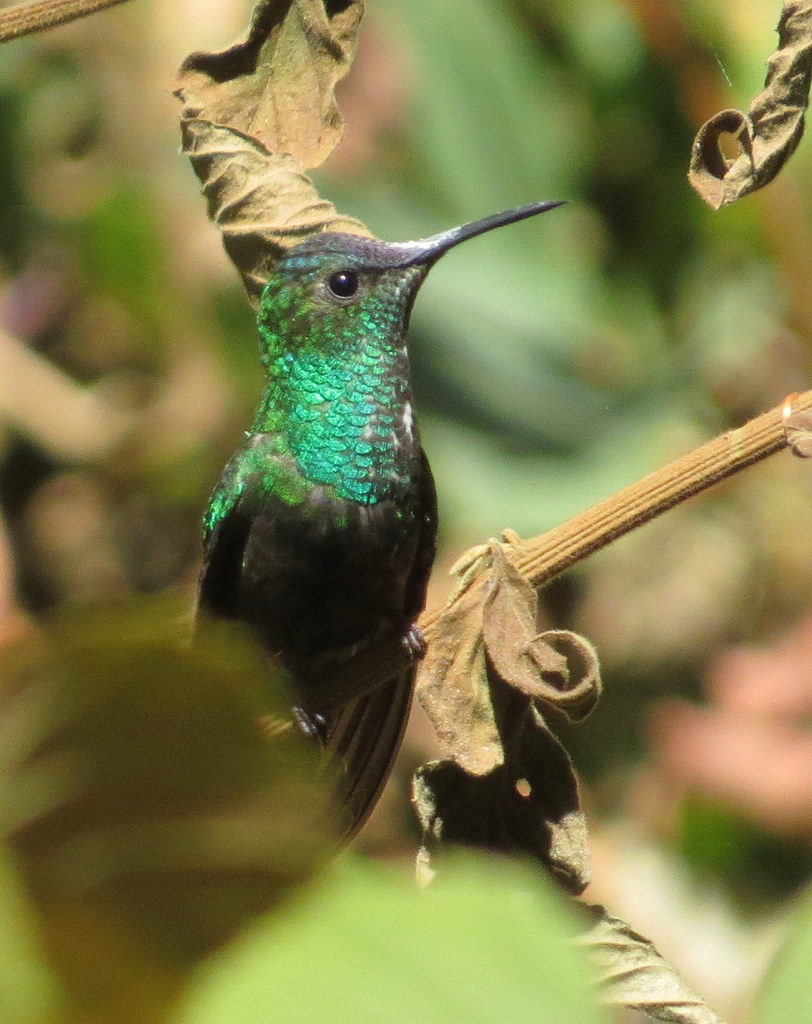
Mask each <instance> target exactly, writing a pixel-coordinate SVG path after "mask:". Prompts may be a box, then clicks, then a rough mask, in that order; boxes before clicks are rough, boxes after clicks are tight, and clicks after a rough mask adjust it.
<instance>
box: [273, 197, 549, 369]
mask: <svg viewBox="0 0 812 1024" xmlns="http://www.w3.org/2000/svg"><path fill="white" fill-rule="evenodd" d="M560 205H561V203H560V202H541V203H531V204H529V205H527V206H520V207H516V208H514V209H512V210H507V211H505V212H504V213H498V214H494V215H493V216H491V217H486V218H484V219H483V220H478V221H472V222H471V223H469V224H463V225H461V226H460V227H456V228H451V229H450V230H448V231H443V232H441V233H440V234H437V235H433V236H432V237H431V238H425V239H421V240H419V241H416V242H381V241H379V240H377V239H371V238H363V237H360V236H358V235H345V234H337V233H332V232H330V233H327V232H325V233H322V234H315V235H312V236H311V237H310V238H307V239H306V240H305V241H304V242H301V243H300V244H299V245H297V246H294V247H293V248H292V249H290V250H288V252H287V253H286V254H285V255H284V256H283V258H282V259H281V260H280V261H279V263H278V265H277V267H276V272H275V274H274V276H273V277H272V278H271V279H270V281H269V282H268V284H267V285H266V286H265V289H264V290H263V292H262V296H261V299H260V306H259V312H258V315H257V323H258V325H259V329H260V334H261V336H262V339H263V353H262V354H263V360H264V361H267V360H269V359H272V358H275V357H277V356H278V355H279V354H280V352H281V351H283V350H295V349H296V348H297V347H298V346H299V345H302V344H306V345H313V344H316V345H318V346H319V347H325V348H329V347H330V346H331V344H334V343H338V344H340V345H342V346H346V345H347V344H348V343H349V344H352V340H353V339H362V338H365V337H369V335H370V334H372V335H374V336H376V337H377V338H378V340H380V341H383V342H390V343H391V344H393V345H398V344H400V343H401V342H402V337H403V334H404V332H405V330H406V327H407V326H408V321H409V314H410V312H411V308H412V304H413V302H414V299H415V296H416V295H417V291H418V289H419V287H420V285H421V284H422V282H423V281H424V280H425V277H426V275H427V274H428V272H429V270H430V269H431V267H432V266H433V265H434V264H435V263H436V262H437V260H439V259H440V257H441V256H443V255H444V254H445V253H446V252H448V250H449V249H451V248H453V247H454V246H455V245H458V244H459V243H460V242H463V241H465V240H466V239H468V238H473V237H474V236H476V235H480V234H482V233H484V232H485V231H490V230H491V229H492V228H496V227H501V226H502V225H504V224H511V223H513V222H514V221H517V220H523V219H524V218H525V217H532V216H534V215H535V214H537V213H543V212H544V211H546V210H551V209H553V208H554V207H556V206H560Z"/></svg>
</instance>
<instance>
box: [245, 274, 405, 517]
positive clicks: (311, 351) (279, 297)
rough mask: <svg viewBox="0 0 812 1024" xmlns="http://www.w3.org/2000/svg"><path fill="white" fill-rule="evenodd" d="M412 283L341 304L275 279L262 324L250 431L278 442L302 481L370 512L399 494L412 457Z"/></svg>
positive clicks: (267, 291)
mask: <svg viewBox="0 0 812 1024" xmlns="http://www.w3.org/2000/svg"><path fill="white" fill-rule="evenodd" d="M405 284H406V282H403V281H401V282H396V281H393V283H392V287H390V288H383V289H381V290H380V291H379V290H371V291H370V292H369V293H368V294H367V295H366V296H365V297H364V298H363V299H362V300H361V301H359V302H358V303H354V304H350V305H347V306H344V307H335V306H329V305H327V304H325V303H322V302H319V301H318V300H317V299H314V298H313V296H312V293H311V292H310V290H309V289H305V288H303V287H297V286H296V285H295V284H289V283H286V282H284V281H278V280H274V281H271V282H270V283H269V284H268V286H267V287H266V289H265V291H264V292H263V295H262V301H261V305H260V311H259V315H258V318H257V323H258V326H259V331H260V336H261V341H262V360H263V363H264V365H265V370H266V372H267V384H266V387H265V391H264V393H263V396H262V400H261V402H260V405H259V408H258V410H257V414H256V417H255V419H254V423H253V426H252V433H269V434H275V435H277V437H278V438H279V440H280V441H281V442H282V447H283V449H284V450H286V451H287V452H288V453H289V454H290V455H291V456H292V457H293V458H294V459H295V461H296V464H297V467H298V469H299V471H300V472H301V474H302V476H303V477H305V478H306V479H307V480H309V481H311V482H312V483H315V484H323V485H326V486H329V487H331V488H333V490H334V491H335V493H336V495H337V496H338V497H340V498H344V499H348V500H350V501H354V502H358V503H360V504H364V505H371V504H374V503H375V502H377V501H380V500H381V499H382V498H384V497H387V496H390V495H392V494H393V492H394V491H395V490H396V489H397V487H398V485H399V483H401V482H402V481H403V479H404V476H405V475H406V474H407V473H408V468H409V459H410V457H411V455H412V453H413V451H414V444H413V441H412V438H413V429H412V411H411V393H410V385H409V367H408V359H407V356H406V351H405V348H404V344H403V332H404V328H405V322H404V321H405V318H406V317H407V310H406V309H405V308H404V301H402V296H401V292H402V291H403V288H404V286H405Z"/></svg>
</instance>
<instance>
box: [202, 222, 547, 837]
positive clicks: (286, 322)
mask: <svg viewBox="0 0 812 1024" xmlns="http://www.w3.org/2000/svg"><path fill="white" fill-rule="evenodd" d="M559 205H561V203H560V202H537V203H532V204H528V205H526V206H520V207H516V208H514V209H511V210H507V211H505V212H503V213H498V214H495V215H493V216H490V217H486V218H484V219H482V220H476V221H473V222H471V223H468V224H464V225H462V226H460V227H455V228H451V229H450V230H448V231H443V232H441V233H439V234H437V235H434V236H432V237H431V238H426V239H422V240H419V241H413V242H394V243H391V242H383V241H379V240H377V239H370V238H364V237H360V236H357V235H348V234H340V233H335V232H323V233H319V234H314V235H311V236H310V237H308V238H307V239H305V240H304V241H302V242H300V243H299V244H298V245H296V246H294V247H292V248H291V249H289V250H288V251H287V252H286V253H285V255H284V256H283V257H282V258H281V260H280V261H279V263H278V264H277V266H276V268H275V272H274V274H273V276H272V277H271V278H270V280H269V281H268V282H267V285H266V286H265V288H264V289H263V291H262V295H261V298H260V303H259V308H258V313H257V327H258V331H259V347H260V358H261V362H262V365H263V368H264V372H265V375H266V379H265V384H264V389H263V392H262V395H261V397H260V401H259V405H258V407H257V411H256V414H255V416H254V421H253V423H252V425H251V429H250V430H249V431H247V432H246V435H245V439H244V440H243V442H242V444H241V445H240V447H239V448H238V449H237V451H236V452H235V453H234V455H233V456H232V457H231V459H230V460H229V462H228V464H227V465H226V467H225V469H224V470H223V473H222V475H221V477H220V480H219V482H218V483H217V485H216V487H215V488H214V492H213V494H212V496H211V499H210V502H209V505H208V509H207V511H206V513H205V516H204V527H203V554H204V557H203V567H202V570H201V575H200V582H199V598H198V608H199V613H200V615H201V616H202V617H203V618H205V616H206V615H209V616H213V617H217V618H224V619H232V620H238V621H242V622H245V623H247V624H248V626H249V627H250V629H251V631H252V632H253V633H254V634H255V636H256V637H257V639H258V640H259V642H260V644H261V645H262V646H263V647H264V648H265V649H266V650H267V652H268V653H269V654H270V655H271V656H272V657H273V658H274V659H276V660H278V662H279V663H281V664H282V665H283V666H284V667H285V668H286V669H288V670H289V672H290V673H291V674H292V677H293V679H294V690H295V692H294V699H295V700H296V701H297V704H296V706H295V708H294V711H295V717H296V718H297V719H298V721H299V724H300V725H301V726H302V727H303V729H304V730H305V732H307V733H309V734H311V735H313V736H314V737H315V738H316V739H317V740H318V741H319V742H320V743H321V745H322V746H323V747H324V748H325V750H326V751H327V753H328V758H329V760H330V761H331V763H334V764H335V765H336V767H337V769H338V771H337V778H338V782H337V793H336V798H337V801H338V804H339V807H340V821H341V831H342V834H343V835H344V836H345V837H346V838H349V837H351V836H352V835H354V834H355V832H357V830H358V829H359V828H360V827H361V825H362V824H363V823H364V821H365V820H366V818H367V816H368V815H369V813H370V811H371V809H372V807H373V806H374V804H375V801H376V800H377V797H378V795H379V793H380V790H381V788H382V786H383V784H384V782H385V781H386V779H387V778H388V775H389V773H390V770H391V766H392V762H393V760H394V758H395V755H396V753H397V751H398V748H399V746H400V742H401V738H402V735H403V730H404V727H405V725H406V720H407V718H408V714H409V708H410V705H411V700H412V691H413V687H414V676H415V670H416V657H417V656H419V654H420V653H422V648H423V645H422V638H421V636H420V633H419V630H418V629H417V627H416V621H417V618H418V616H419V614H420V612H421V611H422V609H423V606H424V603H425V597H426V587H427V584H428V578H429V574H430V571H431V566H432V562H433V560H434V554H435V537H436V533H437V501H436V496H435V488H434V481H433V478H432V474H431V469H430V468H429V463H428V460H427V458H426V455H425V453H424V451H423V449H422V447H421V443H420V435H419V433H418V427H417V417H416V415H415V411H414V404H413V398H412V387H411V379H410V370H409V356H408V351H407V348H406V340H405V338H406V331H407V328H408V324H409V317H410V314H411V310H412V305H413V303H414V300H415V297H416V295H417V292H418V290H419V288H420V285H421V284H422V283H423V281H424V280H425V278H426V275H427V274H428V272H429V270H430V269H431V267H432V266H433V265H434V264H435V263H436V262H437V260H439V259H440V257H441V256H443V255H444V254H445V253H446V252H448V251H449V249H451V248H453V247H454V246H456V245H459V243H460V242H463V241H465V240H467V239H469V238H473V237H474V236H476V235H480V234H482V233H483V232H486V231H490V230H491V229H492V228H496V227H500V226H502V225H505V224H511V223H513V222H514V221H519V220H523V219H524V218H526V217H532V216H534V215H535V214H538V213H543V212H544V211H546V210H550V209H553V208H554V207H556V206H559ZM387 634H388V635H390V636H391V635H394V636H397V637H399V638H400V639H401V640H402V641H403V642H404V644H405V645H406V646H407V649H409V650H410V651H411V652H412V653H413V655H414V658H413V662H414V663H413V664H412V665H411V666H410V667H409V668H407V669H405V670H403V671H401V672H400V673H399V674H398V675H396V676H395V677H394V678H393V679H391V680H390V681H388V682H387V683H385V684H384V685H382V686H380V687H378V688H377V689H374V690H372V691H371V692H369V693H366V694H364V695H362V696H358V697H352V698H349V699H348V700H347V701H346V702H345V704H344V705H343V706H340V707H338V709H335V708H333V709H331V710H323V709H322V710H320V707H319V677H320V675H321V676H322V677H326V676H327V674H328V671H329V666H330V664H333V665H335V664H336V663H339V662H341V661H343V660H346V659H348V658H350V657H352V655H353V654H354V653H356V652H358V651H360V650H362V649H363V648H365V647H366V646H368V645H370V644H372V643H374V642H375V641H376V640H377V639H379V638H381V637H383V636H386V635H387Z"/></svg>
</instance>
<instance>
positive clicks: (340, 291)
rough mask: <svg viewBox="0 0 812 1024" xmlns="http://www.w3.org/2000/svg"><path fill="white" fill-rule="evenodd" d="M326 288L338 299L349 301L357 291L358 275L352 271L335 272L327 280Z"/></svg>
mask: <svg viewBox="0 0 812 1024" xmlns="http://www.w3.org/2000/svg"><path fill="white" fill-rule="evenodd" d="M327 287H328V288H329V289H330V291H331V292H332V293H333V295H335V296H336V298H339V299H350V298H352V296H353V295H355V293H356V292H357V291H358V275H357V274H356V273H355V271H354V270H337V271H336V272H335V274H330V276H329V277H328V278H327Z"/></svg>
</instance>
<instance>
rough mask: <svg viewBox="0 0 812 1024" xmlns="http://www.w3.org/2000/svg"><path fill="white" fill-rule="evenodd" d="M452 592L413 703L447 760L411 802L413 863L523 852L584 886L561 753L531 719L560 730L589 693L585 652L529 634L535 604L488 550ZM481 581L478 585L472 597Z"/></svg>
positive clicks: (574, 803) (579, 829) (590, 668)
mask: <svg viewBox="0 0 812 1024" xmlns="http://www.w3.org/2000/svg"><path fill="white" fill-rule="evenodd" d="M455 570H456V571H457V573H458V575H459V578H460V583H459V587H458V589H457V592H456V594H455V595H454V596H453V597H452V599H451V601H450V602H449V605H448V607H447V609H446V610H445V612H444V613H443V615H442V616H441V618H440V620H439V621H438V623H437V625H436V626H435V629H434V631H433V636H432V642H431V644H430V645H429V650H428V653H427V656H426V660H425V662H424V663H423V665H422V666H421V669H420V672H419V675H418V682H417V692H418V695H419V697H420V700H421V703H422V704H423V706H424V707H425V709H426V711H427V713H428V715H429V717H430V718H431V720H432V724H433V725H434V728H435V730H436V732H437V735H438V738H439V740H440V744H441V747H442V749H443V753H444V754H445V756H446V758H447V760H444V761H438V762H434V763H432V764H429V765H425V766H424V767H423V768H422V769H420V771H419V772H418V773H417V775H416V777H415V786H414V791H413V800H414V804H415V807H416V810H417V814H418V817H419V819H420V822H421V825H422V827H423V832H424V854H423V856H424V858H427V857H428V850H429V849H430V848H432V847H435V846H436V845H437V844H438V843H439V842H440V841H442V840H445V841H450V842H458V843H469V844H474V845H479V846H486V847H490V848H494V849H500V850H524V851H527V852H529V853H531V854H533V855H534V856H536V857H538V858H539V859H540V860H542V861H543V862H544V863H545V864H546V865H547V866H548V868H549V869H550V870H551V871H552V872H553V873H554V874H555V875H556V876H557V877H558V878H559V879H560V880H561V881H562V883H563V884H564V885H565V886H566V887H567V888H568V889H569V890H570V891H572V892H580V891H581V890H582V889H583V888H584V886H585V885H586V884H587V882H588V880H589V857H588V852H587V848H586V823H585V820H584V817H583V815H582V813H581V810H580V806H579V800H578V785H577V781H576V778H575V773H574V771H573V768H572V764H571V762H570V760H569V757H568V756H567V753H566V751H565V750H564V748H563V747H562V746H561V744H560V743H559V741H558V740H557V739H556V737H555V736H554V735H553V733H552V732H551V731H550V730H549V728H548V726H547V723H546V722H545V720H544V717H543V715H542V709H543V708H545V707H546V708H548V709H552V708H554V709H556V710H558V711H559V712H561V713H563V714H565V715H567V716H568V717H569V718H570V719H571V720H576V721H577V720H580V719H581V718H583V717H584V715H586V714H587V713H588V711H589V710H590V709H591V708H592V706H593V705H594V703H595V701H596V700H597V697H598V694H599V692H600V677H599V672H598V663H597V658H596V656H595V652H594V651H593V649H592V647H591V646H590V645H589V643H588V642H587V641H586V640H584V639H583V638H581V637H578V636H576V635H575V634H572V633H568V632H566V631H563V630H554V631H550V632H547V633H539V632H538V624H537V619H538V608H537V606H538V598H537V595H536V592H535V591H534V589H533V588H532V586H531V585H530V584H529V583H528V582H527V580H526V579H524V578H523V577H522V576H521V574H520V573H519V572H518V571H517V570H516V568H515V566H514V565H513V563H512V549H511V546H510V545H508V544H500V543H498V542H496V541H491V542H490V543H489V544H487V545H483V546H481V547H479V548H475V549H473V550H472V551H471V552H470V553H469V554H468V556H466V557H465V558H464V559H463V560H461V561H460V562H459V563H458V564H457V566H456V567H455ZM480 577H482V578H484V580H485V583H484V586H482V585H480V586H472V585H471V584H472V583H473V582H474V580H475V579H479V578H480Z"/></svg>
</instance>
